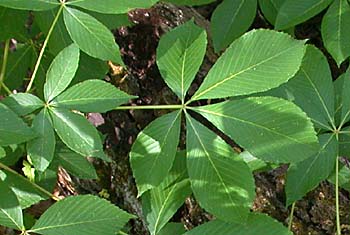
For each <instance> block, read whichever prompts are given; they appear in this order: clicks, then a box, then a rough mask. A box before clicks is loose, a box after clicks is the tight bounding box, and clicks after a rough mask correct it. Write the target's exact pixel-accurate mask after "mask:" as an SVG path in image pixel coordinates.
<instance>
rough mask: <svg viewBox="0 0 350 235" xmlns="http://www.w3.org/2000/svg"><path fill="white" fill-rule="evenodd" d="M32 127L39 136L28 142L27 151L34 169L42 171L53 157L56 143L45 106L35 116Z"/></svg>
mask: <svg viewBox="0 0 350 235" xmlns="http://www.w3.org/2000/svg"><path fill="white" fill-rule="evenodd" d="M32 127H33V129H34V130H35V131H36V132H37V133H38V134H39V137H37V138H35V139H33V140H31V141H29V142H28V144H27V151H28V155H29V157H30V159H31V160H32V163H33V166H34V167H35V169H36V170H38V171H41V172H43V171H45V170H46V168H47V167H48V166H49V165H50V163H51V161H52V159H53V156H54V152H55V145H56V139H55V138H56V137H55V132H54V130H53V128H52V125H51V118H50V116H49V113H48V110H47V109H46V108H45V109H42V110H41V112H40V113H39V114H38V115H36V116H35V118H34V120H33V124H32Z"/></svg>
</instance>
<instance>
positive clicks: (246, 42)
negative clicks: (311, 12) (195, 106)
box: [191, 29, 305, 100]
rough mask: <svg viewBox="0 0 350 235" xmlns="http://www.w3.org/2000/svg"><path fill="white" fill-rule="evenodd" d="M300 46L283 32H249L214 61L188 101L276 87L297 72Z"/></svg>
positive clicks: (299, 42) (301, 43) (300, 59)
mask: <svg viewBox="0 0 350 235" xmlns="http://www.w3.org/2000/svg"><path fill="white" fill-rule="evenodd" d="M303 44H304V42H303V41H297V40H295V39H293V38H291V37H290V36H289V35H287V34H285V33H280V32H275V31H271V30H264V29H263V30H253V31H250V32H248V33H246V34H244V35H243V36H242V37H240V38H239V39H237V40H236V41H234V42H233V43H232V44H231V46H230V47H229V48H228V49H227V50H226V51H225V53H224V54H223V55H222V56H221V57H220V58H219V59H218V61H217V62H216V63H215V65H214V66H213V67H212V69H211V70H210V71H209V73H208V75H207V77H206V78H205V79H204V82H203V83H202V85H201V86H200V87H199V89H198V91H197V92H196V93H195V94H194V96H193V97H192V99H191V100H199V99H211V98H225V97H230V96H239V95H248V94H252V93H256V92H261V91H266V90H269V89H271V88H274V87H277V86H279V85H281V84H282V83H285V82H286V81H288V80H289V79H290V78H291V77H293V75H294V74H295V73H296V72H297V71H298V69H299V67H300V64H301V61H302V58H303V56H304V51H305V47H304V45H303Z"/></svg>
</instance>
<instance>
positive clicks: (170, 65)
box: [157, 21, 207, 101]
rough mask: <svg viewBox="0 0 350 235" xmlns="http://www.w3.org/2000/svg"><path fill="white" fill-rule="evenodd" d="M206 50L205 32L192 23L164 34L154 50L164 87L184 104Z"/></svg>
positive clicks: (189, 22)
mask: <svg viewBox="0 0 350 235" xmlns="http://www.w3.org/2000/svg"><path fill="white" fill-rule="evenodd" d="M206 47H207V35H206V32H205V30H203V29H202V28H200V27H198V26H196V25H195V24H194V23H193V21H188V22H187V23H185V24H183V25H181V26H179V27H177V28H175V29H173V30H172V31H170V32H169V33H167V34H165V35H164V36H163V37H162V38H161V39H160V42H159V46H158V48H157V65H158V68H159V70H160V73H161V74H162V77H163V78H164V80H165V82H166V83H167V85H168V86H169V87H170V88H171V89H172V90H173V91H174V92H175V94H176V95H177V96H178V97H179V98H180V99H181V100H182V101H184V99H185V96H186V92H187V90H188V88H189V87H190V85H191V83H192V81H193V79H194V78H195V76H196V73H197V72H198V70H199V67H200V66H201V64H202V62H203V58H204V55H205V52H206Z"/></svg>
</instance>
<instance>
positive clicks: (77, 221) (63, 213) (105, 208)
mask: <svg viewBox="0 0 350 235" xmlns="http://www.w3.org/2000/svg"><path fill="white" fill-rule="evenodd" d="M131 218H133V216H132V215H130V214H128V213H126V212H124V211H123V210H121V209H119V208H118V207H116V206H114V205H112V204H111V203H110V202H108V201H107V200H105V199H101V198H98V197H96V196H92V195H82V196H73V197H67V198H65V199H63V200H61V201H59V202H56V203H55V204H54V205H53V206H51V207H50V208H49V209H48V210H47V211H45V213H44V214H43V215H42V216H41V217H40V218H39V220H38V221H37V222H36V223H35V225H34V226H33V228H32V229H31V230H30V232H33V233H39V234H43V235H62V234H65V235H96V234H104V235H114V234H116V232H117V231H119V230H120V229H121V228H122V227H123V226H124V224H125V223H126V222H128V220H129V219H131Z"/></svg>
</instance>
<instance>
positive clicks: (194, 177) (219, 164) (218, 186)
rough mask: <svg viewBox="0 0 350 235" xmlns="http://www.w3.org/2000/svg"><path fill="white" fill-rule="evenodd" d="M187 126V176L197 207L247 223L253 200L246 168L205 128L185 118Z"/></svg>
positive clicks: (250, 181)
mask: <svg viewBox="0 0 350 235" xmlns="http://www.w3.org/2000/svg"><path fill="white" fill-rule="evenodd" d="M186 123H187V136H186V148H187V169H188V175H189V177H190V180H191V186H192V190H193V193H194V195H195V197H196V199H197V201H198V202H199V204H200V206H201V207H202V208H204V209H205V210H206V211H208V212H210V213H212V214H213V215H215V216H216V217H217V218H219V219H222V220H225V221H236V222H242V223H244V222H246V219H247V217H248V213H249V209H250V207H251V206H252V203H253V200H254V196H255V192H254V188H255V187H254V178H253V175H252V173H251V172H250V169H249V167H248V166H247V164H246V163H245V162H244V161H243V159H242V158H240V157H239V156H238V154H235V153H234V152H233V150H232V148H231V146H229V145H228V144H226V143H225V142H224V141H223V140H222V139H221V138H220V137H219V136H217V135H216V134H214V133H213V132H211V131H210V130H208V129H207V128H206V127H205V126H203V125H202V124H200V123H199V122H197V121H196V120H194V119H193V118H191V117H190V116H188V115H187V117H186ZM223 202H224V203H223ZM209 234H212V233H209Z"/></svg>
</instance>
